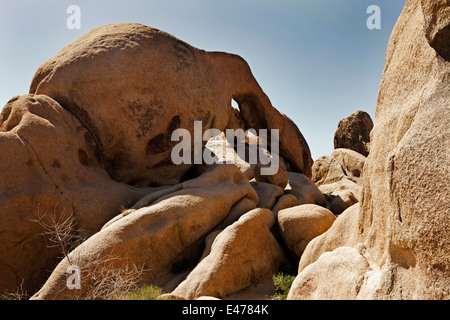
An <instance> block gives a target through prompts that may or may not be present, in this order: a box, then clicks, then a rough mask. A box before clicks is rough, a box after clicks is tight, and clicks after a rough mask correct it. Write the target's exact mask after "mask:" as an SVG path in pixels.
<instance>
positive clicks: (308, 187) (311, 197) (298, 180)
mask: <svg viewBox="0 0 450 320" xmlns="http://www.w3.org/2000/svg"><path fill="white" fill-rule="evenodd" d="M287 174H288V177H289V183H288V185H287V187H286V189H285V194H293V195H294V196H296V197H297V199H298V203H299V204H307V203H311V204H318V205H326V200H325V197H324V195H323V194H322V192H321V191H320V190H319V189H318V188H317V186H316V185H315V184H314V182H312V181H311V180H310V179H309V178H308V177H306V176H305V175H303V174H301V173H296V172H288V173H287Z"/></svg>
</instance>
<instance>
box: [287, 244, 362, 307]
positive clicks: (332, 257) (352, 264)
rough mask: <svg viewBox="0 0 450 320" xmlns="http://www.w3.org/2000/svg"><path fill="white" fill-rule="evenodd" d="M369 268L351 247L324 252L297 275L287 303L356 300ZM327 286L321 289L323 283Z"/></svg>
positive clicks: (360, 255)
mask: <svg viewBox="0 0 450 320" xmlns="http://www.w3.org/2000/svg"><path fill="white" fill-rule="evenodd" d="M369 268H370V266H369V264H368V262H367V260H366V258H365V257H364V256H363V255H362V254H361V253H360V252H359V251H358V250H357V249H355V248H352V247H340V248H338V249H336V250H334V251H332V252H326V253H324V254H323V255H321V256H320V257H319V259H318V260H317V261H316V262H314V263H313V264H311V265H309V266H308V267H306V268H305V269H304V270H303V272H301V273H300V274H298V275H297V277H296V278H295V280H294V282H293V283H292V286H291V289H290V290H289V294H288V297H287V299H288V300H321V299H323V300H347V299H348V298H349V297H356V296H357V295H358V292H359V290H360V288H361V287H362V286H363V284H364V280H365V277H366V273H367V272H368V270H369ZM325 282H326V283H327V284H328V285H327V286H324V285H323V283H325Z"/></svg>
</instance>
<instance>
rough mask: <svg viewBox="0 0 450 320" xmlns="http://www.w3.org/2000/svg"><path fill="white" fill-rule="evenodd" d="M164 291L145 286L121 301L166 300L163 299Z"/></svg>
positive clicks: (125, 296)
mask: <svg viewBox="0 0 450 320" xmlns="http://www.w3.org/2000/svg"><path fill="white" fill-rule="evenodd" d="M161 294H162V289H161V288H160V287H157V286H153V285H145V286H143V287H140V288H139V289H137V290H135V291H133V292H130V293H128V294H126V295H124V296H122V297H118V298H119V299H120V300H165V299H164V298H163V297H161Z"/></svg>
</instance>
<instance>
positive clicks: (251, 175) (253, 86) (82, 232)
mask: <svg viewBox="0 0 450 320" xmlns="http://www.w3.org/2000/svg"><path fill="white" fill-rule="evenodd" d="M449 8H450V7H449V5H448V1H437V0H433V1H425V0H408V1H407V3H406V6H405V8H404V10H403V12H402V14H401V16H400V18H399V20H398V22H397V24H396V26H395V28H394V31H393V33H392V35H391V39H390V42H389V46H388V50H387V54H386V67H385V70H384V73H383V77H382V81H381V85H380V88H379V96H378V101H377V108H376V114H375V116H376V119H375V125H374V126H373V128H372V122H371V120H370V117H368V115H367V114H366V113H364V112H362V111H357V112H355V113H353V114H352V115H351V116H350V117H348V118H346V119H343V120H342V121H341V122H340V123H339V126H338V130H337V131H336V135H335V143H336V144H335V149H334V151H333V152H332V153H331V154H330V155H325V156H322V157H319V158H318V159H316V161H315V162H314V163H313V161H312V159H311V156H310V152H309V147H308V145H307V143H306V141H305V140H304V138H303V136H302V135H301V133H300V131H299V130H298V128H297V127H296V126H295V124H294V123H293V122H292V121H291V120H290V119H289V118H288V117H287V116H285V115H283V114H282V113H280V112H279V111H277V110H276V109H275V108H274V107H273V106H272V105H271V103H270V101H269V99H268V97H267V96H266V95H265V94H264V92H263V91H262V89H261V88H260V87H259V85H258V83H257V82H256V80H255V79H254V77H253V75H252V73H251V71H250V68H249V66H248V65H247V63H246V62H245V61H244V60H243V59H242V58H240V57H238V56H236V55H232V54H228V53H220V52H206V51H203V50H200V49H196V48H194V47H192V46H190V45H188V44H187V43H185V42H183V41H181V40H179V39H176V38H175V37H173V36H171V35H169V34H167V33H164V32H162V31H160V30H157V29H154V28H150V27H146V26H143V25H140V24H131V23H125V24H114V25H106V26H102V27H99V28H96V29H94V30H92V31H90V32H88V33H87V34H85V35H84V36H82V37H80V38H79V39H78V40H76V41H75V42H73V43H72V44H70V45H69V46H67V47H66V48H64V49H62V50H61V51H60V52H59V53H57V54H56V55H55V56H54V57H52V58H50V59H49V60H48V61H47V62H45V63H44V64H43V65H42V66H41V67H40V68H39V69H38V71H37V72H36V74H35V76H34V78H33V80H32V84H31V87H30V93H29V94H25V95H22V96H17V97H14V98H12V99H11V100H10V101H9V102H8V103H7V104H6V106H5V107H4V109H3V110H2V112H1V114H0V160H1V161H0V175H1V177H2V179H1V180H0V207H1V208H2V210H1V212H0V240H1V241H0V294H1V293H3V292H5V291H15V290H17V289H19V288H20V287H21V289H22V290H25V291H27V293H28V294H29V295H30V296H31V299H36V300H40V299H109V298H112V297H114V296H115V295H117V294H119V293H120V289H119V287H120V286H122V287H120V288H121V289H123V288H124V286H126V288H127V290H130V288H132V287H135V286H141V285H149V284H153V285H157V286H160V287H161V288H162V290H163V293H164V294H165V296H167V297H172V298H176V299H217V298H227V297H228V298H229V297H233V295H234V294H237V293H238V294H242V293H243V292H242V290H246V288H250V287H254V286H256V285H260V284H262V283H265V282H267V281H270V280H271V278H272V277H273V276H274V275H275V274H276V273H277V272H279V271H285V270H288V271H289V272H291V273H292V272H294V273H295V272H296V271H298V272H297V276H296V278H295V281H294V282H293V285H292V287H291V289H290V292H289V295H288V298H289V299H448V298H449V297H450V291H449V290H450V289H449V288H450V260H449V259H450V258H449V257H450V254H449V253H450V251H449V247H448V243H450V239H449V236H450V232H449V231H450V230H449V224H448V213H449V212H450V190H449V184H448V181H449V169H448V168H450V157H449V153H448V150H450V140H449V139H448V137H450V129H449V126H448V119H449V116H450V105H449V99H448V95H449V89H450V81H449V80H450V75H449V71H450V61H449V53H448V49H449V43H450V42H449V41H448V40H449V35H450V32H449V30H450V28H449V27H450V14H449V12H450V10H449ZM232 99H234V100H235V101H237V102H238V104H239V110H237V109H234V108H232V106H231V100H232ZM194 121H202V125H203V126H202V130H203V131H204V130H206V129H209V128H215V129H218V131H219V132H223V131H224V130H226V129H243V130H246V129H250V128H252V129H255V130H259V129H278V130H279V138H280V141H279V142H280V146H279V147H280V156H281V157H280V158H279V168H278V171H277V172H276V173H274V174H273V175H270V176H265V175H263V174H262V170H263V169H265V167H266V164H264V162H263V161H260V160H261V158H258V159H257V160H258V161H257V163H249V162H250V161H249V159H248V155H249V152H250V150H251V148H253V147H254V146H256V147H257V148H258V149H259V150H262V152H263V154H264V156H265V157H271V158H272V159H275V154H274V153H272V150H274V149H273V148H272V147H273V146H270V145H269V146H265V145H264V144H263V142H264V139H266V138H267V137H266V138H264V139H263V138H262V137H261V136H260V137H253V138H255V139H253V138H252V139H250V137H249V136H247V137H244V138H243V140H244V143H245V157H244V159H242V158H240V156H242V153H239V152H238V151H237V150H236V147H235V146H232V145H231V144H230V143H227V140H225V139H224V138H223V137H222V136H215V137H212V138H211V137H208V138H211V139H205V140H206V141H202V144H201V149H202V150H203V148H204V150H205V151H211V154H214V157H215V159H216V160H217V161H216V163H212V164H211V163H207V162H206V161H203V162H202V163H195V164H194V163H190V164H189V163H185V164H181V165H176V164H175V163H173V161H172V159H171V150H172V148H173V147H174V144H176V143H177V142H174V141H171V134H172V132H173V131H174V130H175V129H179V128H185V129H187V131H188V132H190V134H191V136H192V134H193V133H194V132H195V130H194V128H195V127H194ZM201 140H203V139H201ZM268 140H271V139H268ZM228 142H229V141H228ZM369 142H370V150H369ZM190 147H191V148H192V147H197V145H196V144H195V143H194V142H193V141H191V142H190ZM266 147H267V148H266ZM369 151H370V152H369ZM238 154H239V155H238ZM367 155H368V156H367ZM366 156H367V157H366ZM238 158H240V159H239V162H238V163H234V164H233V163H227V161H228V160H237V159H238ZM61 256H62V257H61ZM74 270H75V271H76V270H79V272H80V273H79V274H78V275H79V277H78V278H77V277H75V278H73V275H76V274H77V273H76V272H75V273H73V271H74ZM125 276H131V278H126V277H125ZM124 277H125V278H124ZM74 279H75V280H77V281H78V280H79V281H78V282H77V281H75V283H74V282H70V281H73V280H74ZM72 285H73V286H72ZM125 291H126V290H125ZM244 295H245V294H244ZM241 296H242V295H241Z"/></svg>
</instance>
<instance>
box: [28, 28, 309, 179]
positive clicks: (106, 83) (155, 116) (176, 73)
mask: <svg viewBox="0 0 450 320" xmlns="http://www.w3.org/2000/svg"><path fill="white" fill-rule="evenodd" d="M30 93H35V94H46V95H48V96H50V97H52V98H54V99H55V100H56V101H58V102H59V103H60V104H61V105H62V106H63V107H64V108H65V109H67V110H69V111H70V112H71V113H72V114H73V115H74V116H75V117H76V118H77V119H78V120H79V121H80V122H81V123H82V124H83V126H84V127H85V128H86V129H87V130H88V132H89V133H90V134H91V136H92V137H93V140H94V141H95V143H96V144H97V146H98V149H99V155H100V156H101V161H102V163H103V164H104V166H105V168H106V170H107V172H108V173H109V174H110V175H111V177H112V178H113V179H114V180H117V181H121V182H125V183H127V184H133V185H140V186H148V185H150V184H156V185H164V184H167V183H172V184H174V183H178V182H179V181H180V179H181V178H182V176H183V174H184V173H186V171H187V170H188V169H189V168H190V167H191V166H192V164H183V165H175V164H174V163H173V162H172V161H171V150H172V148H173V147H174V145H176V143H177V142H174V141H171V134H172V132H173V131H174V130H175V129H178V128H184V129H187V130H188V131H189V132H190V133H191V137H193V128H194V121H202V125H203V132H204V131H206V130H207V129H210V128H215V129H218V130H220V131H224V130H225V129H226V128H228V124H229V123H230V126H231V127H233V126H235V124H236V122H237V121H235V120H236V118H237V117H236V114H235V113H236V111H235V109H233V108H232V106H231V100H232V99H234V100H235V101H237V103H238V104H239V108H240V115H241V116H242V119H243V122H244V124H245V126H246V127H247V128H252V129H255V130H259V129H269V130H270V129H278V130H280V132H279V136H280V152H281V156H282V157H283V158H285V159H286V160H287V161H288V162H289V163H290V164H291V165H292V170H293V171H297V172H301V173H304V174H306V175H307V176H310V175H311V171H310V167H311V165H312V159H311V155H310V151H309V148H308V145H307V143H306V141H305V140H304V138H303V136H302V134H301V133H300V131H299V130H298V128H297V127H296V126H295V124H294V123H293V122H292V121H291V120H290V119H289V118H288V117H286V116H285V115H283V114H281V113H280V112H278V111H277V110H276V109H275V108H273V107H272V105H271V103H270V100H269V99H268V97H267V96H266V95H265V94H264V92H263V91H262V90H261V88H260V87H259V85H258V83H257V81H256V80H255V79H254V77H253V75H252V73H251V70H250V68H249V66H248V65H247V63H246V62H245V61H244V60H243V59H242V58H240V57H239V56H236V55H232V54H227V53H222V52H206V51H204V50H200V49H197V48H194V47H192V46H190V45H189V44H187V43H185V42H183V41H181V40H179V39H177V38H175V37H173V36H171V35H169V34H167V33H165V32H162V31H160V30H158V29H154V28H151V27H147V26H144V25H140V24H133V23H122V24H111V25H105V26H101V27H98V28H95V29H93V30H91V31H90V32H88V33H86V34H85V35H83V36H81V37H80V38H79V39H77V40H75V41H74V42H73V43H71V44H70V45H69V46H67V47H65V48H64V49H62V50H61V51H59V52H58V53H57V54H56V55H55V56H53V57H52V58H50V59H49V60H48V61H46V62H45V63H44V64H43V65H42V66H40V67H39V69H38V70H37V71H36V74H35V76H34V78H33V80H32V83H31V86H30ZM192 146H193V142H192Z"/></svg>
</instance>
